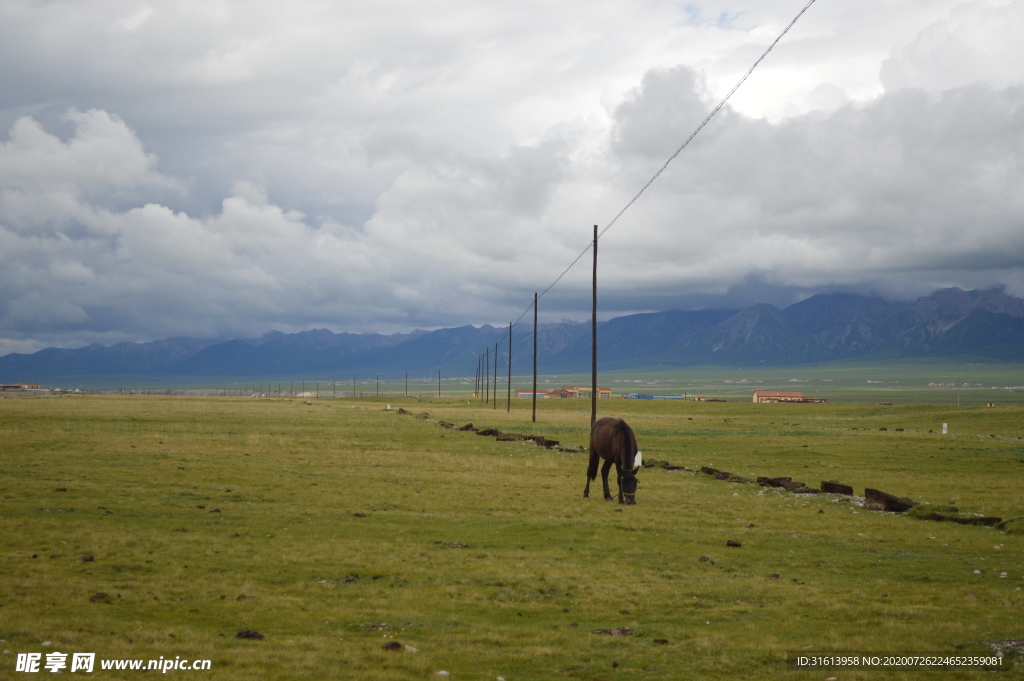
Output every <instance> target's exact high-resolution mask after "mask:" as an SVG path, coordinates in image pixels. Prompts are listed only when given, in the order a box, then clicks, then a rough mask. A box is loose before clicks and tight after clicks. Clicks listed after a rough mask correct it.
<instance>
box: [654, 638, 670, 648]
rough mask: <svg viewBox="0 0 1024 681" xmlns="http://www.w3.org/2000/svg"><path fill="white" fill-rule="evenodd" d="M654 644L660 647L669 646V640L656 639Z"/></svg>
mask: <svg viewBox="0 0 1024 681" xmlns="http://www.w3.org/2000/svg"><path fill="white" fill-rule="evenodd" d="M654 642H655V643H657V644H658V645H662V646H667V645H668V639H667V638H656V639H654Z"/></svg>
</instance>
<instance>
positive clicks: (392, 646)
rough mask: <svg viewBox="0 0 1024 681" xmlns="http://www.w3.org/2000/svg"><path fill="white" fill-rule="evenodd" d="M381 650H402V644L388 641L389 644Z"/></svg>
mask: <svg viewBox="0 0 1024 681" xmlns="http://www.w3.org/2000/svg"><path fill="white" fill-rule="evenodd" d="M381 648H383V649H384V650H401V649H402V644H401V643H399V642H398V641H388V642H387V643H385V644H384V645H382V646H381Z"/></svg>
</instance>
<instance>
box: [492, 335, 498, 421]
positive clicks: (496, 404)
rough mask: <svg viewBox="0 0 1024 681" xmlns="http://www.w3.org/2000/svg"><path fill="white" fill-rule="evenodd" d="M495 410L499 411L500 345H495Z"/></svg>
mask: <svg viewBox="0 0 1024 681" xmlns="http://www.w3.org/2000/svg"><path fill="white" fill-rule="evenodd" d="M492 408H493V409H494V410H497V409H498V344H497V343H495V344H494V403H493V407H492Z"/></svg>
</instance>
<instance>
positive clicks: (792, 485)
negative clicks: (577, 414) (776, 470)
mask: <svg viewBox="0 0 1024 681" xmlns="http://www.w3.org/2000/svg"><path fill="white" fill-rule="evenodd" d="M778 486H779V487H781V488H782V489H784V490H786V491H787V492H792V491H793V490H798V489H800V488H801V487H807V484H806V483H803V482H800V481H799V480H788V481H786V482H783V483H782V484H781V485H778Z"/></svg>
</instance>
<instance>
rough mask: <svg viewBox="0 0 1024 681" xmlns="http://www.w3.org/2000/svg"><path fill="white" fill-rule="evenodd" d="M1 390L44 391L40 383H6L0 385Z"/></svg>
mask: <svg viewBox="0 0 1024 681" xmlns="http://www.w3.org/2000/svg"><path fill="white" fill-rule="evenodd" d="M0 390H42V386H41V385H39V384H38V383H5V384H2V385H0Z"/></svg>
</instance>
